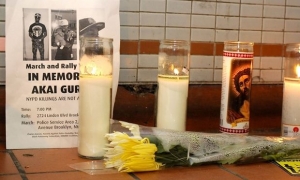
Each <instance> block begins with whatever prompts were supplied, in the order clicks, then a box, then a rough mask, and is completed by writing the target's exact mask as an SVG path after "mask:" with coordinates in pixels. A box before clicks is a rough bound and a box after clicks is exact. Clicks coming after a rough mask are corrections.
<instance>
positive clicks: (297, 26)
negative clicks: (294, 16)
mask: <svg viewBox="0 0 300 180" xmlns="http://www.w3.org/2000/svg"><path fill="white" fill-rule="evenodd" d="M284 30H285V31H286V32H287V31H294V32H296V31H299V30H300V21H299V20H290V19H287V20H285V28H284Z"/></svg>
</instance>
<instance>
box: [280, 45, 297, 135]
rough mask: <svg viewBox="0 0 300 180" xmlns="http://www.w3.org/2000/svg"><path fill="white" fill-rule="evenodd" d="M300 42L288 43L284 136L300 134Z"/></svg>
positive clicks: (283, 108) (283, 120) (284, 97)
mask: <svg viewBox="0 0 300 180" xmlns="http://www.w3.org/2000/svg"><path fill="white" fill-rule="evenodd" d="M299 102H300V44H287V45H286V51H285V67H284V88H283V102H282V128H281V130H282V136H287V137H294V136H299V135H300V132H299V131H300V111H299V109H300V103H299Z"/></svg>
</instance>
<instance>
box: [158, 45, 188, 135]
mask: <svg viewBox="0 0 300 180" xmlns="http://www.w3.org/2000/svg"><path fill="white" fill-rule="evenodd" d="M189 58H190V43H189V42H188V41H183V40H162V41H161V42H160V46H159V57H158V59H159V60H158V97H157V114H156V126H157V127H158V128H164V129H172V130H179V131H185V129H186V110H187V98H188V87H189V70H188V69H189Z"/></svg>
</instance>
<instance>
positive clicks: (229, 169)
mask: <svg viewBox="0 0 300 180" xmlns="http://www.w3.org/2000/svg"><path fill="white" fill-rule="evenodd" d="M0 161H1V163H0V180H27V179H28V180H40V179H43V180H53V179H54V180H60V179H63V180H68V179H72V180H77V179H78V180H83V179H84V180H89V179H98V180H99V179H105V180H106V179H108V180H114V179H115V180H160V179H164V180H168V179H180V180H194V179H195V180H199V179H201V180H214V179H215V180H219V179H222V180H229V179H230V180H248V179H249V180H251V179H254V180H256V179H257V180H260V179H265V180H268V179H272V180H294V179H300V176H298V177H296V176H291V175H289V174H287V173H286V172H285V171H284V170H282V169H281V168H279V167H278V166H277V165H275V164H273V163H272V162H268V163H257V164H250V165H243V166H237V165H201V166H197V167H177V168H170V169H164V170H162V171H155V172H142V173H116V172H113V171H112V172H111V173H108V174H101V175H89V174H86V173H84V172H81V171H77V170H74V169H72V168H71V167H69V165H70V164H75V163H80V162H87V161H89V160H86V159H82V158H80V157H78V155H77V149H76V148H67V149H23V150H6V149H5V142H3V141H2V142H0Z"/></svg>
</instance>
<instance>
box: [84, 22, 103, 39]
mask: <svg viewBox="0 0 300 180" xmlns="http://www.w3.org/2000/svg"><path fill="white" fill-rule="evenodd" d="M104 27H105V23H104V22H96V21H95V20H94V19H93V18H84V19H80V20H79V35H80V36H81V35H83V34H84V33H85V32H86V31H88V29H89V28H97V29H98V31H100V30H101V29H103V28H104Z"/></svg>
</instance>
